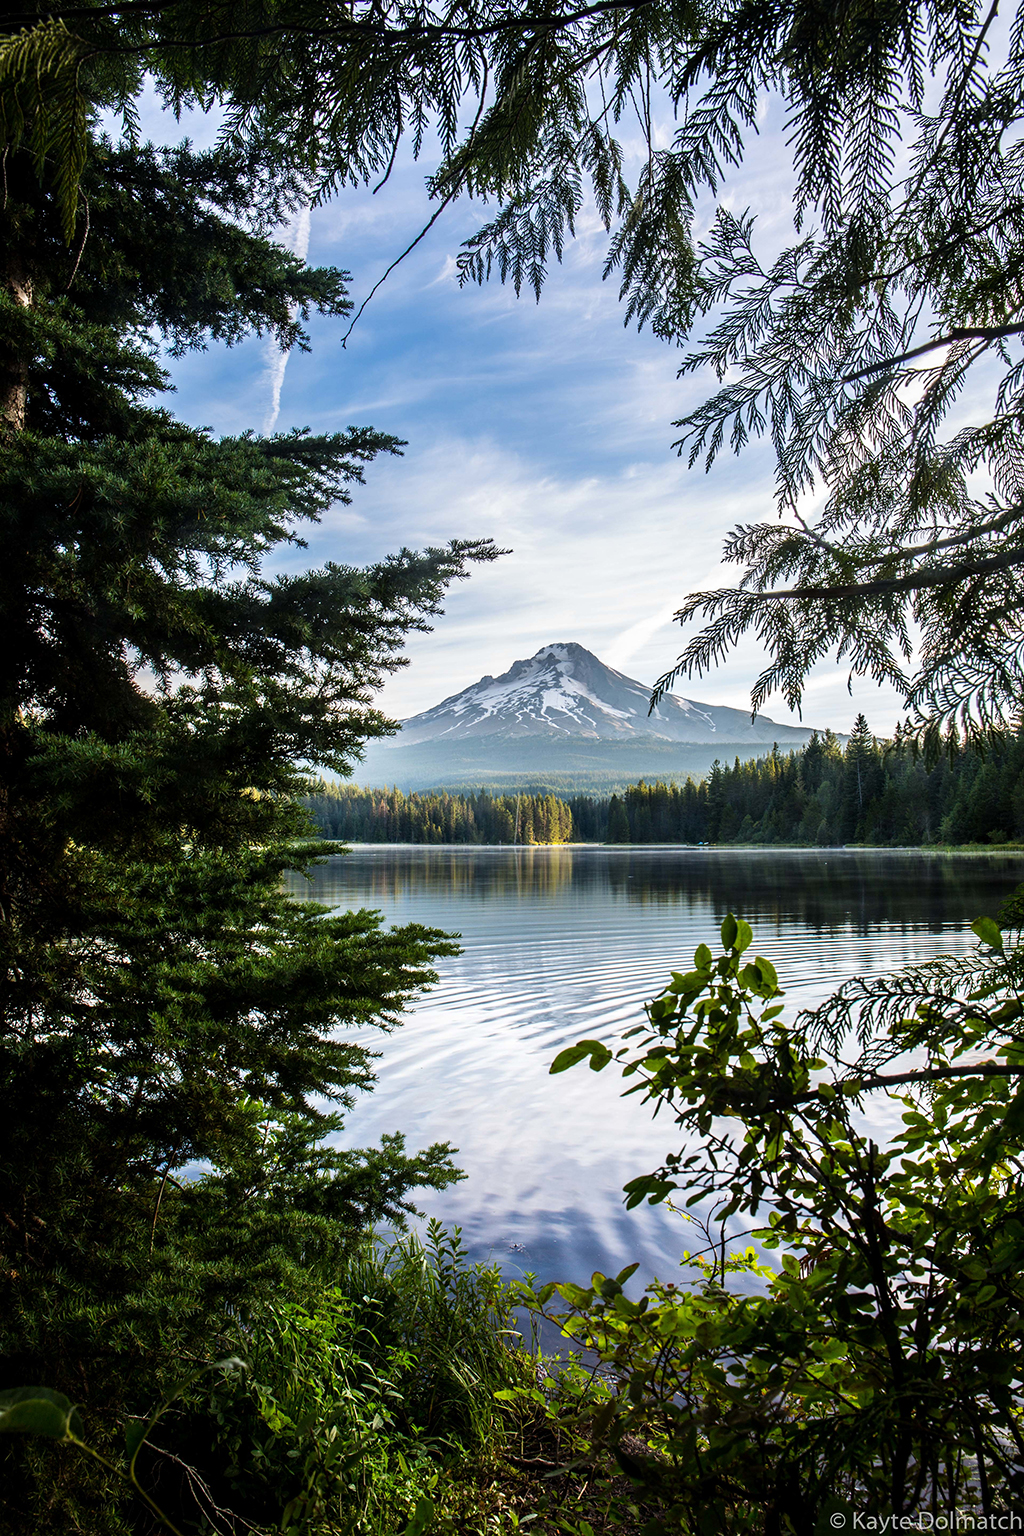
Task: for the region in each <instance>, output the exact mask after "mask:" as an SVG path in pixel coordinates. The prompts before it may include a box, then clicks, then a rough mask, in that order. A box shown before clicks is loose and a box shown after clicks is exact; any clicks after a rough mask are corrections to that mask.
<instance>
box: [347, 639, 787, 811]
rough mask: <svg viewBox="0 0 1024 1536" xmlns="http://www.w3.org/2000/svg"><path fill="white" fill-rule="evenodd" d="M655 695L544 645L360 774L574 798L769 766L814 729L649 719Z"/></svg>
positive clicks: (379, 749)
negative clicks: (527, 786) (564, 793)
mask: <svg viewBox="0 0 1024 1536" xmlns="http://www.w3.org/2000/svg"><path fill="white" fill-rule="evenodd" d="M650 696H651V695H650V689H649V688H648V687H647V686H645V685H644V684H643V683H640V682H637V681H636V679H634V678H631V677H626V676H625V674H624V673H622V672H617V671H616V670H615V669H614V668H613V667H608V666H605V664H604V662H602V661H600V660H599V659H598V658H597V657H596V656H595V655H594V654H593V653H592V652H591V651H588V650H586V649H585V648H584V647H583V646H582V645H576V644H574V643H572V642H563V643H560V644H555V645H544V646H541V648H540V650H539V651H537V653H536V654H535V655H534V656H531V657H529V658H528V659H526V660H523V661H516V662H514V663H513V664H512V666H511V667H510V668H509V669H508V671H507V672H504V673H502V675H501V676H500V677H490V676H487V677H482V678H481V679H480V681H479V682H477V683H474V684H473V685H472V686H471V687H469V688H464V689H463V690H462V691H461V692H460V693H456V694H452V695H451V697H450V698H447V699H444V700H442V702H441V703H440V704H436V705H435V706H434V707H433V708H432V709H428V710H424V711H423V713H422V714H418V715H413V716H412V717H411V718H410V719H408V720H406V721H404V722H403V724H402V729H401V731H400V732H399V734H398V735H397V736H395V737H392V738H390V739H389V740H385V741H379V742H375V743H373V744H372V745H371V746H370V747H369V748H368V750H367V754H366V761H365V763H364V764H363V765H362V766H361V767H360V768H359V769H357V771H356V775H355V777H356V779H357V780H358V781H359V782H360V783H363V784H385V783H386V784H397V785H399V786H400V787H402V788H408V789H421V788H425V787H427V786H429V785H451V786H454V785H459V786H460V787H465V786H467V785H473V784H476V785H480V786H487V787H490V788H494V789H498V788H503V787H516V786H515V785H513V780H522V779H523V778H524V777H525V778H528V779H529V780H530V782H531V783H533V784H542V783H545V782H548V783H551V784H554V783H555V782H556V781H559V780H562V779H563V778H564V776H565V775H571V776H572V779H573V781H574V787H576V788H583V787H585V785H586V781H587V780H589V779H591V778H593V779H594V786H593V787H595V788H597V787H602V788H604V787H607V786H608V785H609V783H611V782H615V783H623V784H625V783H629V782H632V781H634V780H635V779H637V778H639V777H641V776H646V777H648V778H649V777H653V776H657V777H659V778H679V777H684V776H685V775H686V774H688V773H689V774H694V775H700V774H702V773H704V772H706V771H707V769H708V768H709V767H710V766H711V763H712V762H713V761H714V759H715V757H717V756H721V757H723V758H732V757H736V756H739V757H741V758H745V757H755V756H758V757H759V756H762V755H763V754H764V753H765V752H767V751H770V750H771V746H772V744H773V742H778V743H779V745H780V746H786V747H794V746H801V745H803V744H804V743H805V742H806V741H807V740H808V739H809V737H810V735H811V731H810V729H809V728H803V727H798V726H791V725H780V724H777V723H776V722H774V721H772V720H769V719H768V718H767V717H766V716H764V715H758V716H756V717H755V719H753V720H751V718H750V715H749V714H748V713H747V711H746V710H742V709H731V708H729V707H727V706H725V705H717V704H699V703H696V702H695V701H694V700H692V699H684V698H681V697H680V696H679V695H676V694H669V695H667V696H666V697H665V698H664V699H662V700H661V701H660V703H659V704H658V706H657V708H656V709H655V710H654V711H652V712H650V713H648V711H649V707H650Z"/></svg>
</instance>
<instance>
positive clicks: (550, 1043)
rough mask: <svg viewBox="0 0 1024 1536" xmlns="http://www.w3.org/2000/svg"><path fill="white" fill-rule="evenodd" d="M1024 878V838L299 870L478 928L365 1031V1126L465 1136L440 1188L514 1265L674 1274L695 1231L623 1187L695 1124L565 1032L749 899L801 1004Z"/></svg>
mask: <svg viewBox="0 0 1024 1536" xmlns="http://www.w3.org/2000/svg"><path fill="white" fill-rule="evenodd" d="M1022 881H1024V857H1022V856H1021V855H1020V854H1013V855H1009V854H1007V855H999V854H983V855H978V856H972V855H964V854H923V853H911V852H901V851H892V852H889V851H879V852H863V851H845V850H835V849H824V850H821V851H803V850H800V851H790V850H779V849H765V850H757V851H750V850H740V849H737V850H722V849H680V848H649V849H635V848H623V849H618V848H598V847H576V848H564V847H563V848H516V849H513V848H467V847H384V846H380V845H362V846H357V847H356V848H354V849H353V851H352V852H351V853H349V854H347V855H344V856H339V857H336V858H332V859H330V860H329V861H328V862H327V863H326V864H325V865H323V866H321V867H320V868H319V869H318V870H316V871H314V874H313V877H312V881H311V883H310V884H307V883H306V882H305V881H303V880H299V879H297V878H296V879H295V880H294V881H293V887H292V888H293V890H294V892H295V894H297V895H298V894H306V895H311V896H312V898H313V899H314V900H316V901H319V902H322V903H324V905H325V906H329V907H350V908H357V907H372V908H376V909H378V910H379V911H380V912H381V913H383V915H384V918H385V919H386V921H387V922H388V923H404V922H418V923H425V924H427V925H429V926H432V927H439V928H443V929H446V930H448V931H449V932H452V933H457V934H461V936H462V944H463V951H464V952H463V954H462V955H461V956H460V957H459V958H457V959H451V960H443V961H441V962H440V964H439V966H438V970H439V972H440V983H439V985H438V986H437V987H436V988H435V989H434V990H433V991H432V992H430V993H429V994H428V995H427V996H425V997H424V998H423V999H422V1001H420V1002H419V1003H418V1004H417V1006H416V1007H415V1009H414V1010H412V1011H411V1012H410V1014H409V1015H408V1016H407V1020H406V1023H405V1024H404V1025H403V1027H402V1028H401V1029H399V1030H396V1031H395V1033H394V1034H392V1035H390V1036H386V1037H382V1036H380V1034H379V1033H378V1032H377V1031H374V1030H366V1031H364V1032H361V1035H360V1038H365V1040H366V1041H367V1043H372V1044H374V1045H375V1047H376V1048H378V1049H379V1050H380V1052H381V1055H380V1060H379V1063H378V1083H377V1087H376V1089H375V1091H374V1092H373V1093H372V1094H370V1095H366V1096H364V1098H363V1100H362V1101H361V1102H360V1103H359V1104H358V1105H357V1107H356V1109H355V1110H354V1111H353V1112H352V1113H351V1115H350V1117H349V1120H348V1123H347V1126H346V1131H345V1134H344V1142H345V1144H346V1145H350V1146H365V1145H368V1144H369V1143H371V1142H373V1141H376V1140H377V1139H378V1138H379V1136H380V1135H381V1133H382V1132H385V1131H395V1130H401V1131H403V1132H405V1134H406V1137H407V1143H408V1145H409V1146H410V1147H422V1146H426V1145H427V1144H428V1143H430V1142H433V1141H450V1142H452V1143H453V1144H454V1145H455V1146H457V1147H458V1149H459V1151H458V1155H457V1157H456V1162H457V1163H458V1165H459V1166H460V1167H461V1168H462V1169H463V1170H464V1171H465V1173H466V1175H467V1177H466V1179H465V1180H464V1181H463V1182H462V1183H460V1184H458V1185H456V1186H454V1187H453V1188H451V1189H449V1190H446V1191H443V1192H441V1193H440V1194H434V1193H432V1192H430V1191H426V1192H424V1193H423V1195H422V1197H421V1199H420V1201H419V1204H420V1205H421V1206H422V1207H423V1208H424V1209H425V1210H426V1211H427V1212H428V1214H429V1215H432V1216H439V1217H441V1218H442V1219H443V1220H444V1221H446V1222H449V1223H452V1222H457V1223H459V1224H460V1225H461V1226H462V1228H463V1230H464V1237H465V1240H466V1242H467V1245H468V1247H469V1249H470V1251H471V1253H472V1254H473V1256H474V1257H477V1258H490V1259H492V1260H495V1261H497V1262H499V1263H500V1264H501V1266H502V1268H503V1270H504V1271H505V1273H506V1274H508V1275H512V1274H514V1273H515V1272H516V1270H517V1269H519V1270H533V1271H535V1272H536V1273H538V1274H539V1275H541V1276H542V1277H544V1278H565V1279H569V1278H574V1279H581V1278H584V1279H585V1278H586V1277H589V1275H590V1272H591V1271H592V1270H593V1269H601V1270H603V1271H604V1272H605V1273H609V1272H610V1273H615V1272H617V1271H618V1270H619V1269H620V1268H622V1267H623V1266H624V1265H626V1264H628V1263H631V1262H633V1261H634V1260H638V1261H639V1262H640V1265H641V1268H640V1271H639V1273H638V1275H637V1280H638V1281H639V1280H640V1279H641V1278H642V1277H643V1278H644V1279H648V1278H650V1277H651V1276H652V1275H653V1274H659V1275H660V1276H661V1277H662V1278H670V1277H671V1275H672V1273H673V1271H674V1270H675V1268H676V1266H677V1265H678V1261H679V1254H680V1252H681V1250H682V1248H683V1247H685V1246H695V1242H694V1238H693V1237H692V1236H691V1237H690V1238H688V1237H687V1233H686V1229H685V1226H684V1225H683V1223H682V1221H681V1218H679V1217H678V1216H673V1215H672V1214H671V1213H670V1212H667V1211H665V1210H664V1208H662V1207H655V1208H651V1207H647V1206H644V1207H641V1208H640V1209H639V1210H636V1211H632V1212H627V1211H626V1210H625V1209H624V1207H623V1205H622V1193H621V1190H622V1185H623V1183H624V1182H625V1181H626V1180H627V1179H629V1178H632V1177H634V1176H635V1175H637V1174H640V1173H647V1172H650V1171H651V1170H652V1169H653V1168H654V1167H656V1166H657V1165H658V1164H659V1163H660V1162H661V1161H662V1158H663V1156H664V1154H665V1153H666V1152H668V1151H670V1150H673V1149H674V1148H676V1147H677V1146H678V1145H679V1141H678V1137H677V1136H676V1134H675V1131H674V1127H673V1125H672V1123H671V1122H670V1121H669V1120H666V1119H665V1118H664V1117H661V1118H659V1119H658V1120H657V1121H652V1120H651V1118H650V1112H649V1110H648V1109H645V1108H643V1107H642V1106H641V1105H640V1104H639V1103H638V1102H637V1099H635V1098H634V1099H625V1100H623V1099H622V1098H621V1097H620V1096H619V1095H620V1092H621V1088H622V1087H623V1086H624V1085H623V1084H622V1082H621V1079H620V1078H619V1077H618V1074H617V1073H616V1072H615V1070H614V1069H613V1068H607V1069H606V1070H605V1071H604V1072H602V1073H600V1074H597V1073H592V1072H590V1071H588V1070H587V1068H586V1067H585V1066H581V1067H576V1068H574V1069H572V1071H570V1072H568V1073H566V1074H562V1075H560V1076H558V1077H551V1076H549V1074H548V1067H549V1065H550V1063H551V1060H552V1058H553V1057H554V1056H555V1055H556V1053H557V1052H558V1051H560V1050H561V1049H562V1048H563V1046H566V1045H571V1044H572V1043H573V1042H574V1041H576V1040H578V1039H580V1038H582V1037H585V1036H596V1037H598V1038H600V1039H603V1040H604V1041H605V1042H606V1043H607V1044H609V1045H614V1044H615V1042H616V1040H617V1037H618V1035H619V1034H620V1033H621V1031H622V1030H623V1029H626V1028H628V1027H629V1026H630V1025H632V1024H635V1023H638V1022H641V1021H642V1019H643V1010H642V1004H643V1000H644V999H645V998H647V997H651V996H653V995H654V994H655V993H656V992H658V991H660V990H661V987H662V986H663V985H664V983H665V982H666V981H667V980H668V974H669V971H670V970H673V969H675V970H679V969H683V970H686V969H688V968H689V966H690V964H691V962H692V957H693V951H694V950H695V949H696V947H697V945H698V944H700V943H702V942H705V941H707V942H709V943H711V944H712V945H714V944H715V942H716V937H717V928H718V925H719V924H720V923H721V921H722V918H723V917H724V916H725V914H726V913H727V912H729V911H733V912H735V913H737V914H738V915H740V916H743V917H745V918H746V919H747V921H748V922H750V923H751V924H752V926H753V929H754V948H755V950H756V951H757V952H759V953H761V954H764V955H765V956H767V958H768V959H770V960H772V961H774V963H775V965H776V967H777V969H778V972H779V978H780V982H781V984H782V985H783V987H785V988H786V992H787V1002H788V1004H789V1005H790V1008H791V1010H792V1011H794V1012H795V1011H797V1010H798V1009H799V1008H800V1007H801V1006H806V1005H808V1004H811V1003H816V1002H818V1001H820V1000H821V999H822V998H824V997H826V996H827V995H828V994H829V993H830V992H831V991H833V990H834V989H835V987H836V986H838V985H839V984H840V983H841V982H842V981H844V980H845V979H846V978H848V977H851V976H857V975H859V976H864V975H870V974H877V973H880V972H884V971H887V970H892V969H894V968H896V967H898V966H900V965H904V964H907V963H909V962H911V961H915V960H922V959H926V958H928V957H931V956H933V955H938V954H943V953H950V952H962V951H963V950H964V949H966V948H967V947H968V946H969V945H971V944H973V943H974V942H975V940H974V937H973V935H972V934H971V933H970V932H969V924H970V922H971V921H972V920H973V919H974V918H975V917H977V916H978V915H979V914H981V913H992V914H994V913H995V912H996V910H997V909H998V907H999V905H1000V903H1001V902H1002V901H1003V900H1004V899H1005V897H1006V896H1007V895H1008V894H1009V893H1010V892H1011V891H1012V890H1013V889H1014V888H1015V887H1016V886H1017V885H1018V884H1020V883H1021V882H1022Z"/></svg>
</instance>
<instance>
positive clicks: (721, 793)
mask: <svg viewBox="0 0 1024 1536" xmlns="http://www.w3.org/2000/svg"><path fill="white" fill-rule="evenodd" d="M307 804H308V805H309V807H310V809H311V811H312V812H313V816H314V819H315V820H316V822H317V825H318V827H319V828H320V831H321V832H322V833H323V835H324V836H325V837H331V838H338V839H340V840H342V841H345V842H366V843H516V842H518V843H524V844H527V843H567V842H612V843H775V844H779V843H783V844H790V845H792V844H810V845H814V844H816V845H818V846H834V845H836V844H837V843H873V844H876V845H879V844H880V845H883V846H884V845H890V846H894V845H895V846H899V845H906V844H929V843H985V842H990V843H993V844H998V843H1004V842H1008V841H1015V840H1018V839H1024V732H1018V733H1017V734H1014V735H999V736H993V737H992V738H991V739H990V741H989V743H988V746H987V750H986V751H985V752H984V753H978V752H977V751H975V750H973V749H972V750H968V749H965V748H958V747H955V746H954V747H952V748H951V749H950V750H948V751H946V752H944V753H943V755H942V756H941V757H940V758H939V759H938V760H937V761H936V762H934V763H928V762H926V761H925V760H924V759H923V758H922V757H920V756H915V754H914V752H913V751H912V749H911V747H910V746H909V745H908V744H906V743H904V742H902V741H900V740H899V738H897V740H896V741H895V742H884V741H879V740H877V739H876V738H875V737H874V736H872V734H871V730H870V727H869V726H868V723H867V721H866V720H865V719H864V716H863V715H860V716H858V719H857V723H856V725H855V727H854V731H853V734H852V736H851V737H850V740H849V742H848V744H847V746H846V748H845V750H844V748H843V747H842V746H841V744H840V743H839V741H838V740H837V739H836V737H835V736H834V735H833V734H832V732H831V731H826V732H825V734H824V735H823V736H818V735H815V736H812V737H811V740H810V741H809V743H808V744H807V746H806V747H804V748H802V749H800V750H799V751H794V752H786V753H783V752H780V751H779V750H778V749H777V748H776V750H775V751H774V752H773V753H772V754H771V755H770V756H769V757H763V758H752V759H750V760H748V761H747V762H740V760H739V759H738V758H737V759H736V761H735V763H734V764H733V765H732V766H731V767H728V766H725V765H723V764H721V763H716V764H715V765H714V767H713V768H712V769H711V772H710V774H709V775H708V777H707V778H706V779H703V780H701V781H700V782H699V783H695V782H694V781H693V780H692V779H688V780H687V781H686V783H684V784H661V783H657V784H645V783H642V782H641V783H640V784H635V785H633V786H631V787H630V788H629V789H627V790H625V791H624V792H623V793H622V794H621V795H617V794H616V795H612V796H611V797H610V798H608V797H601V796H594V795H572V796H570V797H568V798H565V799H561V798H559V797H557V796H555V795H551V794H522V795H514V794H513V795H495V796H492V795H489V794H487V793H485V792H481V793H479V794H450V793H448V792H446V791H444V790H430V791H426V792H421V793H412V794H403V793H402V792H401V791H400V790H397V789H391V790H377V789H373V790H367V789H356V788H354V787H353V786H351V785H343V784H338V785H324V786H323V789H322V791H321V793H319V794H317V795H315V796H313V797H311V798H310V799H309V800H308V801H307Z"/></svg>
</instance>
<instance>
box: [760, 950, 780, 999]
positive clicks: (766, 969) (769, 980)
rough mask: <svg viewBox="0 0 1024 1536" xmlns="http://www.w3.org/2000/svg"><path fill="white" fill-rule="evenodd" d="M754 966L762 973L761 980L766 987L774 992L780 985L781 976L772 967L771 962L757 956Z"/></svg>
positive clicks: (762, 956)
mask: <svg viewBox="0 0 1024 1536" xmlns="http://www.w3.org/2000/svg"><path fill="white" fill-rule="evenodd" d="M754 964H755V965H756V966H757V968H758V970H759V971H760V972H761V980H762V981H763V982H764V985H765V986H766V987H770V988H771V989H772V991H773V992H774V991H775V989H776V988H777V987H778V985H779V975H778V972H777V971H776V969H775V967H774V965H772V963H771V961H770V960H766V959H765V958H764V955H755V956H754Z"/></svg>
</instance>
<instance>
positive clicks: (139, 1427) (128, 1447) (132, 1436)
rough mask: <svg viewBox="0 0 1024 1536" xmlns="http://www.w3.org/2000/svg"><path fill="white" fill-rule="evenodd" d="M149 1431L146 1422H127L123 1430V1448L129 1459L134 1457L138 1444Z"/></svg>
mask: <svg viewBox="0 0 1024 1536" xmlns="http://www.w3.org/2000/svg"><path fill="white" fill-rule="evenodd" d="M148 1431H149V1425H148V1424H129V1425H128V1428H127V1429H126V1430H125V1432H124V1450H125V1455H126V1456H127V1457H128V1460H129V1461H132V1460H133V1459H134V1457H135V1454H136V1452H137V1451H138V1449H139V1446H140V1445H141V1444H142V1442H143V1441H144V1440H145V1438H146V1435H147V1433H148Z"/></svg>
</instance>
